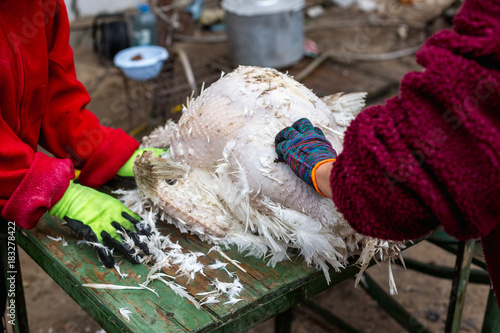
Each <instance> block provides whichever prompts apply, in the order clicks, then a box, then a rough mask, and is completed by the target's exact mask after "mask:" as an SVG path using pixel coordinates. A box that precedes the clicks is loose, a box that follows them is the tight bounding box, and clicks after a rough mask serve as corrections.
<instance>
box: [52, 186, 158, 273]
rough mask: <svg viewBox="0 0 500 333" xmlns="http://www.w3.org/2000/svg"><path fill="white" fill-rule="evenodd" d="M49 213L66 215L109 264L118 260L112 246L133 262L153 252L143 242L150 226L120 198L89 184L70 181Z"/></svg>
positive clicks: (79, 233) (112, 264)
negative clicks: (87, 185) (115, 258)
mask: <svg viewBox="0 0 500 333" xmlns="http://www.w3.org/2000/svg"><path fill="white" fill-rule="evenodd" d="M49 214H52V215H55V216H57V217H60V218H63V219H64V220H65V221H66V222H67V223H68V226H69V227H70V228H71V229H72V230H73V231H74V232H75V233H76V234H77V235H79V236H82V237H83V238H84V239H85V240H86V241H88V242H89V243H90V244H91V245H92V246H94V249H95V250H96V251H97V255H98V256H99V259H100V260H101V261H102V263H103V264H104V266H106V267H108V268H112V267H114V264H115V262H114V259H113V256H112V249H116V250H117V251H119V252H120V253H121V254H123V255H124V256H125V258H126V259H127V260H129V261H130V262H132V263H139V262H140V257H141V255H142V254H145V255H149V254H150V252H149V248H148V246H147V244H146V243H144V241H145V240H146V237H147V236H150V235H151V229H150V228H149V226H147V225H146V223H144V222H140V220H141V218H140V217H139V216H137V215H136V214H134V213H133V212H132V211H131V210H129V209H128V208H127V207H125V206H124V205H123V204H122V203H121V202H120V201H119V200H117V199H115V198H113V197H111V196H109V195H107V194H104V193H101V192H99V191H97V190H94V189H92V188H90V187H86V186H82V185H78V184H74V183H73V182H71V183H70V185H69V187H68V189H67V190H66V192H65V193H64V196H63V197H62V198H61V200H59V202H57V204H55V205H54V206H53V207H52V208H51V209H50V211H49ZM134 245H135V246H134ZM134 247H135V248H134ZM137 248H139V249H140V250H137Z"/></svg>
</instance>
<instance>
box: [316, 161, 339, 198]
mask: <svg viewBox="0 0 500 333" xmlns="http://www.w3.org/2000/svg"><path fill="white" fill-rule="evenodd" d="M335 160H336V159H335V158H330V159H327V160H323V161H321V162H318V163H316V165H315V166H314V168H313V169H312V171H311V180H312V183H313V185H314V189H315V190H316V192H318V193H319V194H321V195H322V196H324V197H325V198H326V197H327V196H326V195H324V194H323V192H321V190H320V189H319V187H318V183H317V182H316V170H317V169H318V168H319V167H320V166H321V165H323V164H325V163H328V162H335Z"/></svg>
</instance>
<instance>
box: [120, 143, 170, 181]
mask: <svg viewBox="0 0 500 333" xmlns="http://www.w3.org/2000/svg"><path fill="white" fill-rule="evenodd" d="M149 150H151V151H153V152H154V154H155V156H161V155H162V154H165V153H166V152H168V148H139V149H137V150H136V151H135V152H134V153H133V154H132V156H131V157H130V158H129V159H128V161H127V162H125V164H124V165H123V166H122V167H121V168H120V170H118V172H117V173H116V174H117V175H118V176H120V177H134V161H135V158H136V157H137V155H142V153H143V152H145V151H149Z"/></svg>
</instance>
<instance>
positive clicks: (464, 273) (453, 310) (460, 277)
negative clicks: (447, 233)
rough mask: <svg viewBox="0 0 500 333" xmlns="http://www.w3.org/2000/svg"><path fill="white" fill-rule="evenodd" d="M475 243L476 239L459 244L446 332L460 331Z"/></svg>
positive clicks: (455, 332) (456, 332)
mask: <svg viewBox="0 0 500 333" xmlns="http://www.w3.org/2000/svg"><path fill="white" fill-rule="evenodd" d="M475 244H476V242H475V241H474V240H469V241H466V242H460V243H459V246H458V251H457V259H456V264H455V271H456V273H455V279H454V280H453V286H452V290H451V296H450V304H449V305H448V316H447V320H446V326H445V332H446V333H458V332H460V324H461V322H462V312H463V309H464V302H465V295H466V292H467V285H468V283H469V274H470V266H471V263H472V258H473V256H474V247H475Z"/></svg>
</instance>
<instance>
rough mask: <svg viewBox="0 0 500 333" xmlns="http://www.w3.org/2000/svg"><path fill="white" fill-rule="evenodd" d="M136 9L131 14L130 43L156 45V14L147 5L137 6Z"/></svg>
mask: <svg viewBox="0 0 500 333" xmlns="http://www.w3.org/2000/svg"><path fill="white" fill-rule="evenodd" d="M137 9H138V11H137V13H136V14H134V15H133V16H132V45H133V46H139V45H156V38H157V37H156V34H157V33H156V29H157V28H156V16H155V14H154V13H153V12H151V10H150V9H149V5H147V4H142V5H139V6H138V8H137Z"/></svg>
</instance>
